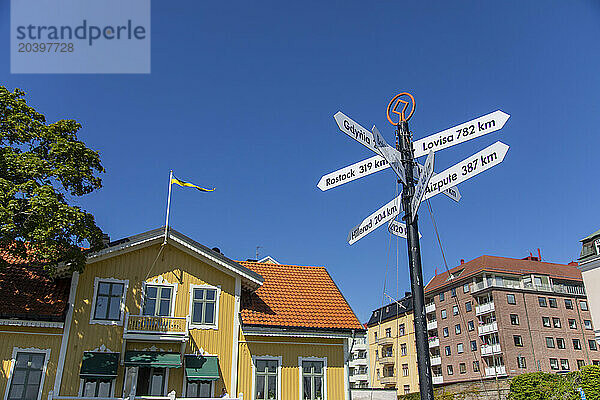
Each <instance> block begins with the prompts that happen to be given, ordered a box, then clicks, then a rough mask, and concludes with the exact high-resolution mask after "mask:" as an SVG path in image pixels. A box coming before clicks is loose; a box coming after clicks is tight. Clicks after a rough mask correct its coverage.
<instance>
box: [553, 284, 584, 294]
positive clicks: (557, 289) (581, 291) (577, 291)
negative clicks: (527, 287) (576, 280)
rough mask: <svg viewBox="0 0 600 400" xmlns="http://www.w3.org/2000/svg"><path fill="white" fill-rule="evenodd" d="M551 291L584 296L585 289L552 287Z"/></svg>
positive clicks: (562, 286)
mask: <svg viewBox="0 0 600 400" xmlns="http://www.w3.org/2000/svg"><path fill="white" fill-rule="evenodd" d="M552 290H553V291H554V292H555V293H562V294H581V295H585V289H584V287H583V286H571V285H552Z"/></svg>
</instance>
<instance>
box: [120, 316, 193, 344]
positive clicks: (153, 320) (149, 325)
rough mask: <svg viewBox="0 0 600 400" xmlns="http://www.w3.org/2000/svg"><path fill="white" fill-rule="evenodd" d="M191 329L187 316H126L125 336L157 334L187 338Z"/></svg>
mask: <svg viewBox="0 0 600 400" xmlns="http://www.w3.org/2000/svg"><path fill="white" fill-rule="evenodd" d="M188 330H189V324H188V320H187V318H185V317H157V316H150V315H130V314H129V313H128V314H126V316H125V330H124V332H123V336H124V337H125V338H127V337H130V336H132V335H143V336H156V337H157V338H159V339H167V340H168V339H177V340H184V339H187V336H188Z"/></svg>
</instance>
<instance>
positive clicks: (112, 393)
mask: <svg viewBox="0 0 600 400" xmlns="http://www.w3.org/2000/svg"><path fill="white" fill-rule="evenodd" d="M106 380H107V381H108V380H110V381H112V384H111V386H110V397H115V386H117V378H113V379H106ZM84 382H85V379H84V378H79V397H83V383H84Z"/></svg>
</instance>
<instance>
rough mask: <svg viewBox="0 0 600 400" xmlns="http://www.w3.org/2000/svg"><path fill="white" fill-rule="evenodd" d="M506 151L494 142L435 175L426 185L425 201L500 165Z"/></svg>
mask: <svg viewBox="0 0 600 400" xmlns="http://www.w3.org/2000/svg"><path fill="white" fill-rule="evenodd" d="M508 149H509V146H508V145H507V144H504V143H502V142H496V143H494V144H492V145H490V146H488V147H486V148H485V149H483V150H481V151H480V152H478V153H475V154H473V155H472V156H471V157H468V158H466V159H464V160H462V161H461V162H459V163H457V164H454V165H453V166H451V167H450V168H448V169H446V170H444V171H443V172H440V173H439V174H437V175H435V176H434V177H433V178H431V180H430V181H429V184H428V185H427V189H426V193H425V199H429V198H430V197H433V196H435V195H436V194H438V193H441V192H442V191H443V190H444V189H446V187H450V186H455V185H458V184H459V183H461V182H464V181H466V180H468V179H471V178H472V177H474V176H475V175H478V174H480V173H482V172H483V171H485V170H488V169H490V168H492V167H493V166H496V165H498V164H500V163H501V162H502V161H503V160H504V156H506V153H507V152H508Z"/></svg>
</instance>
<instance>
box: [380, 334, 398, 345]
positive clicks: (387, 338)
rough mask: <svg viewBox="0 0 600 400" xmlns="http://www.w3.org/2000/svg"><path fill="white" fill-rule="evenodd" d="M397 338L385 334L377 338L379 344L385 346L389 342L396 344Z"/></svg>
mask: <svg viewBox="0 0 600 400" xmlns="http://www.w3.org/2000/svg"><path fill="white" fill-rule="evenodd" d="M394 341H395V338H393V337H391V336H384V337H381V338H379V339H377V344H378V345H381V346H385V345H387V344H394Z"/></svg>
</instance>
